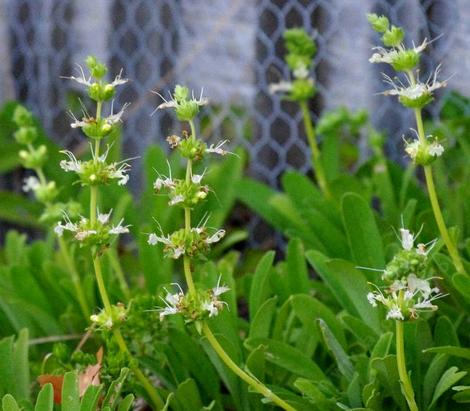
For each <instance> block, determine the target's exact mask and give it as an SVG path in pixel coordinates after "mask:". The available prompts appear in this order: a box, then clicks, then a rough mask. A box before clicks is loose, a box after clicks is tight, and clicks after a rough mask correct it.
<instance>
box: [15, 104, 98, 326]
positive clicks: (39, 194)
mask: <svg viewBox="0 0 470 411" xmlns="http://www.w3.org/2000/svg"><path fill="white" fill-rule="evenodd" d="M13 121H14V122H15V123H16V125H17V126H18V130H17V131H16V132H15V139H16V141H17V142H18V143H19V144H21V145H24V146H26V149H23V150H20V152H19V157H20V161H21V163H22V165H23V166H24V167H25V168H29V169H32V170H34V172H35V173H36V176H37V177H36V176H29V177H27V178H25V180H24V184H23V190H24V191H26V192H28V191H32V192H33V193H34V196H35V197H36V199H37V200H38V201H39V202H41V203H42V204H43V205H44V212H43V214H42V215H41V217H40V219H39V220H40V221H41V222H44V223H50V222H52V221H54V220H56V219H57V218H60V216H61V213H62V212H63V210H67V212H68V213H69V214H71V215H76V214H77V212H78V210H79V208H80V205H79V204H78V203H76V202H74V201H69V202H68V203H66V204H63V203H59V202H57V201H56V197H57V195H58V193H59V191H58V190H57V187H56V183H55V181H48V180H47V178H46V175H45V174H44V171H43V165H44V163H45V161H46V160H47V148H46V146H44V145H41V146H39V147H38V148H35V147H34V146H33V142H34V140H35V139H36V138H37V134H38V133H37V128H36V126H35V125H34V121H33V116H32V114H31V113H30V112H29V111H28V110H26V109H25V108H24V107H23V106H18V107H16V109H15V112H14V114H13ZM57 244H58V245H59V251H60V255H61V256H62V259H63V260H64V263H65V266H66V267H67V271H68V273H69V274H70V279H71V280H72V284H73V287H74V288H75V295H76V298H77V301H78V303H79V305H80V309H81V311H82V314H83V316H84V318H85V319H88V318H89V316H90V313H91V312H90V307H89V305H88V302H87V299H86V296H85V292H84V290H83V287H82V282H81V280H80V275H79V274H78V270H77V267H76V265H75V262H74V260H73V258H72V256H71V255H70V251H69V248H68V246H67V244H66V242H65V241H64V239H63V238H61V237H60V238H58V241H57Z"/></svg>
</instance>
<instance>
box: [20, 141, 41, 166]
mask: <svg viewBox="0 0 470 411" xmlns="http://www.w3.org/2000/svg"><path fill="white" fill-rule="evenodd" d="M18 155H19V157H20V162H21V164H22V165H23V167H25V168H31V169H35V168H41V167H42V166H43V165H44V163H45V162H46V160H47V148H46V146H45V145H40V146H39V147H38V148H37V149H34V148H32V149H31V150H30V151H26V150H20V152H19V153H18Z"/></svg>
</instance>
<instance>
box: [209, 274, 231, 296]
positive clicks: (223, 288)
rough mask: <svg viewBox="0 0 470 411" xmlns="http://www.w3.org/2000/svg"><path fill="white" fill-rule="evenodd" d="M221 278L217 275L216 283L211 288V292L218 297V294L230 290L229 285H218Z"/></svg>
mask: <svg viewBox="0 0 470 411" xmlns="http://www.w3.org/2000/svg"><path fill="white" fill-rule="evenodd" d="M221 279H222V276H221V275H220V276H219V279H218V280H217V285H216V286H215V287H214V288H213V289H212V294H213V295H214V296H215V297H218V296H219V295H222V294H223V293H226V292H227V291H230V288H229V287H226V286H225V285H222V286H221V285H220V280H221Z"/></svg>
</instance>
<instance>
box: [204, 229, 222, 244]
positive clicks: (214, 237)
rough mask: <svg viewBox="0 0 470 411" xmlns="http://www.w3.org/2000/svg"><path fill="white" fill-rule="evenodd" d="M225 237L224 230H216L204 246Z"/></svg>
mask: <svg viewBox="0 0 470 411" xmlns="http://www.w3.org/2000/svg"><path fill="white" fill-rule="evenodd" d="M224 235H225V230H222V229H221V230H217V231H216V232H215V233H214V234H212V235H211V236H210V237H208V238H207V239H206V244H213V243H217V242H218V241H220V240H221V239H222V238H223V236H224Z"/></svg>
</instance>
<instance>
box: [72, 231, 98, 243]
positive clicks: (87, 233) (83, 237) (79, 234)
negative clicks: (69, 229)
mask: <svg viewBox="0 0 470 411" xmlns="http://www.w3.org/2000/svg"><path fill="white" fill-rule="evenodd" d="M94 234H97V232H96V230H78V231H77V232H76V234H75V239H77V240H78V241H84V240H86V239H87V238H88V237H89V236H91V235H94Z"/></svg>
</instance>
